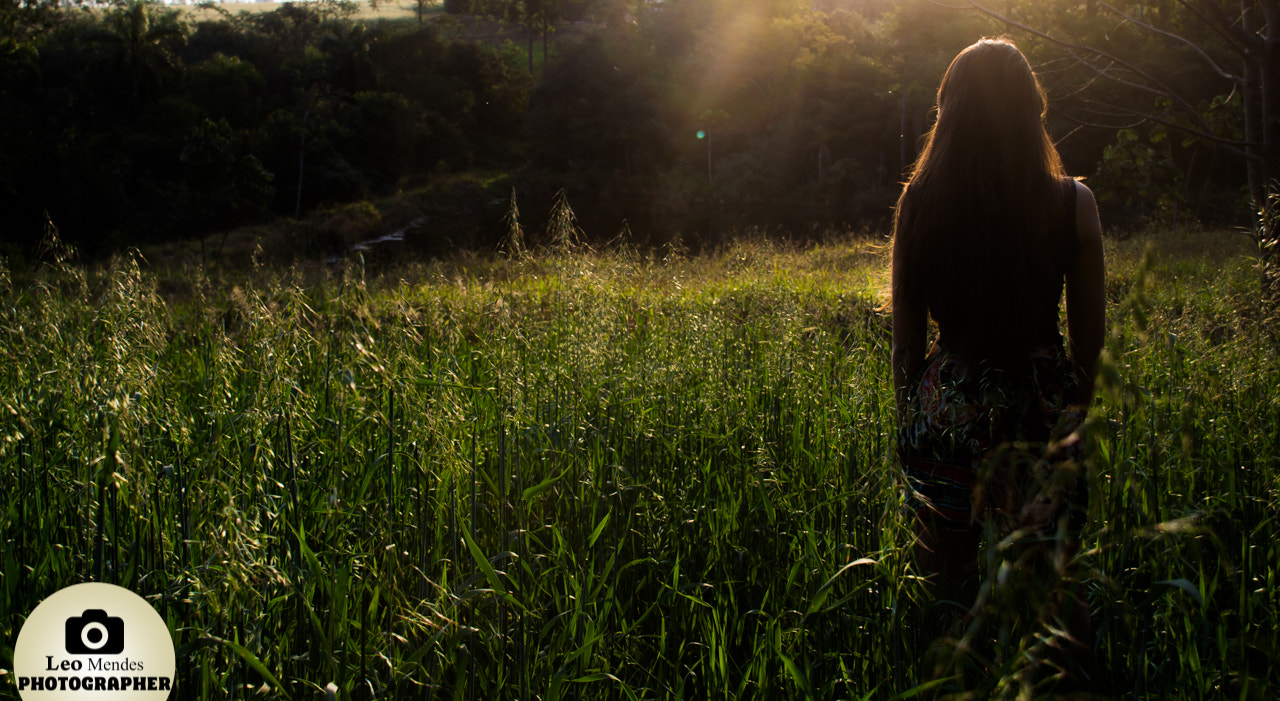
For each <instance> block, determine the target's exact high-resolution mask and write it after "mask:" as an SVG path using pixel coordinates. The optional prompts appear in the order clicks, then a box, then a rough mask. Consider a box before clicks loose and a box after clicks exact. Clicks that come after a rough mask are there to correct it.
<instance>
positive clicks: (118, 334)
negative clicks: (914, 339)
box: [0, 234, 1280, 699]
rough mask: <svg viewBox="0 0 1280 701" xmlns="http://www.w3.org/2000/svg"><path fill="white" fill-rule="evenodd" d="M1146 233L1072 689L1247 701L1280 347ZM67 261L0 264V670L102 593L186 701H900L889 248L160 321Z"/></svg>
mask: <svg viewBox="0 0 1280 701" xmlns="http://www.w3.org/2000/svg"><path fill="white" fill-rule="evenodd" d="M1153 236H1154V235H1153ZM1170 236H1171V235H1167V234H1166V235H1163V236H1157V237H1155V238H1154V239H1152V240H1154V241H1155V250H1156V251H1157V252H1158V251H1160V250H1165V251H1167V252H1166V253H1163V254H1160V253H1157V254H1156V255H1153V256H1151V257H1149V258H1148V259H1147V262H1146V263H1143V262H1141V261H1142V251H1143V250H1144V249H1145V243H1144V242H1143V241H1141V240H1134V241H1128V242H1124V243H1122V244H1113V245H1111V248H1110V250H1109V255H1110V262H1109V265H1110V269H1111V278H1110V283H1109V285H1110V286H1109V296H1110V301H1111V309H1110V310H1109V311H1110V317H1111V322H1112V326H1113V338H1112V340H1111V343H1110V344H1109V349H1108V354H1109V361H1108V364H1107V365H1106V367H1105V369H1104V380H1105V382H1104V384H1105V387H1104V391H1103V392H1102V396H1101V398H1100V400H1099V406H1098V407H1097V408H1096V410H1095V416H1096V417H1097V418H1096V420H1095V423H1094V429H1093V430H1094V431H1095V432H1096V434H1097V438H1098V444H1099V450H1098V458H1097V470H1096V473H1097V474H1096V479H1095V480H1094V491H1093V498H1092V500H1091V508H1092V516H1091V520H1090V524H1089V530H1088V538H1087V542H1086V552H1085V553H1084V555H1083V556H1082V557H1081V559H1080V568H1079V569H1078V571H1077V575H1076V576H1077V578H1078V580H1079V581H1078V586H1079V587H1080V588H1081V590H1082V591H1084V592H1085V593H1086V595H1087V597H1088V599H1089V601H1090V604H1091V607H1092V609H1093V612H1094V625H1095V630H1096V633H1097V641H1096V655H1097V659H1098V660H1099V669H1100V677H1101V678H1100V679H1099V680H1098V682H1097V685H1098V686H1099V688H1103V689H1105V690H1108V691H1110V692H1111V693H1113V694H1114V695H1116V696H1119V695H1125V696H1133V695H1136V696H1137V697H1139V698H1205V697H1223V698H1225V697H1230V698H1263V697H1266V696H1267V695H1268V691H1269V690H1270V689H1271V688H1274V685H1275V684H1276V682H1277V672H1275V671H1273V665H1272V661H1273V660H1274V659H1276V655H1277V652H1278V651H1280V645H1278V644H1277V641H1278V640H1280V632H1278V628H1277V625H1278V624H1277V616H1276V610H1277V601H1276V597H1277V593H1276V592H1277V587H1276V585H1277V582H1276V581H1275V580H1276V577H1277V571H1278V570H1280V564H1278V563H1280V545H1278V544H1277V543H1278V542H1280V540H1278V538H1277V535H1280V533H1278V531H1280V525H1278V524H1277V522H1276V519H1275V513H1277V510H1278V507H1280V493H1278V492H1280V485H1278V483H1277V475H1278V474H1280V464H1278V460H1277V457H1276V456H1277V455H1280V392H1277V390H1276V387H1277V384H1278V383H1280V361H1277V359H1276V352H1275V351H1276V341H1275V334H1274V331H1273V330H1272V325H1271V323H1270V322H1269V319H1271V318H1272V317H1271V316H1270V315H1269V313H1268V312H1267V310H1266V309H1264V308H1263V307H1261V306H1260V305H1259V304H1258V303H1257V301H1256V298H1257V295H1256V293H1255V292H1256V289H1257V285H1258V283H1257V275H1256V274H1255V273H1254V272H1253V270H1252V268H1251V265H1250V263H1249V259H1248V258H1247V256H1245V255H1243V254H1225V255H1219V256H1217V257H1216V258H1214V259H1213V261H1212V262H1211V263H1209V264H1205V263H1202V262H1200V261H1201V258H1202V256H1203V254H1204V251H1206V250H1208V249H1210V248H1213V249H1216V250H1218V251H1221V250H1222V247H1221V244H1220V241H1221V240H1223V238H1225V237H1228V236H1230V234H1214V235H1209V234H1198V235H1193V236H1190V238H1188V239H1187V240H1186V241H1183V240H1182V239H1179V243H1178V245H1177V246H1169V245H1168V242H1169V241H1172V240H1173V239H1171V238H1170ZM1181 236H1184V237H1186V236H1188V235H1181ZM1162 242H1163V243H1162ZM1161 246H1164V248H1163V249H1162V248H1161ZM56 258H57V257H56V256H54V255H50V256H49V262H48V263H47V264H45V265H44V266H43V267H41V268H39V269H38V270H36V271H34V272H31V273H27V272H26V271H23V272H22V273H21V274H19V273H16V272H11V271H9V270H8V269H7V268H0V296H2V297H3V298H4V304H3V306H0V336H3V342H2V343H0V348H2V349H3V353H4V354H5V357H4V362H3V363H0V475H3V479H4V480H5V482H6V484H7V485H9V488H8V489H7V490H5V493H4V497H3V511H2V512H0V514H2V515H0V518H2V519H3V520H2V521H0V524H2V527H3V543H2V546H3V552H2V554H0V558H2V562H0V565H2V568H0V573H2V574H0V576H2V580H0V581H2V582H3V584H2V585H0V631H2V634H0V645H3V646H4V647H3V648H2V649H0V668H6V669H8V668H10V664H9V660H10V659H11V655H12V645H13V642H14V641H15V640H16V637H17V632H18V630H19V628H20V627H21V625H22V622H23V620H24V619H25V616H26V615H27V614H28V613H29V612H30V611H31V610H32V609H33V608H34V607H35V605H36V604H37V603H38V602H39V601H40V600H41V599H43V598H44V597H46V596H48V595H49V594H51V593H52V592H54V591H56V590H57V589H59V588H61V587H63V586H66V585H69V584H72V583H76V582H81V581H86V580H101V581H108V582H114V583H118V584H121V585H124V586H128V587H130V588H131V589H133V590H134V591H137V592H139V593H141V594H143V595H144V596H146V597H147V598H148V599H149V600H150V601H152V603H153V604H154V605H155V606H156V608H157V610H158V611H159V612H160V613H161V615H162V616H163V617H164V618H165V619H166V621H168V623H169V625H170V627H171V629H172V630H173V634H174V640H175V643H176V644H177V646H178V648H179V653H178V669H179V679H178V683H177V691H176V692H175V698H215V697H224V696H226V695H227V694H228V693H229V692H230V693H232V694H233V695H235V696H237V697H255V696H257V695H263V696H268V697H271V696H284V697H290V698H314V697H317V696H319V695H322V694H323V690H324V688H325V686H326V684H328V683H330V682H333V683H334V684H336V685H337V687H338V688H339V690H340V692H339V694H340V696H341V697H342V698H371V697H379V698H467V699H471V698H476V699H481V698H483V699H489V698H543V699H551V698H563V697H571V698H654V699H657V698H662V699H668V698H743V697H751V698H801V697H806V696H813V697H818V698H888V697H891V696H893V695H894V694H899V693H901V694H910V693H911V692H912V690H916V691H923V690H922V689H920V688H919V685H920V684H922V683H924V681H925V680H924V679H922V678H921V677H920V675H919V674H918V673H917V671H916V669H915V667H916V659H917V653H916V650H917V641H916V639H915V631H916V630H918V629H919V616H920V614H919V603H920V602H919V600H920V597H921V583H920V582H919V580H918V579H917V578H916V577H915V576H914V574H913V572H912V569H911V564H910V556H909V547H910V533H909V530H908V524H907V522H906V521H905V520H904V519H903V517H902V514H901V503H902V501H901V496H900V493H899V489H898V486H897V484H896V482H895V476H894V470H893V463H892V445H893V437H894V428H893V411H894V408H893V401H892V392H891V388H890V382H889V377H890V373H889V366H888V359H889V343H890V334H889V317H888V315H887V313H886V312H884V311H883V310H882V306H883V305H884V303H885V302H886V299H885V297H884V294H885V289H886V288H887V285H886V284H885V281H886V275H887V249H886V248H885V247H884V242H883V241H879V240H877V241H872V242H868V241H865V240H851V241H848V242H844V243H838V244H829V245H824V246H821V247H815V248H811V249H798V248H794V247H785V246H780V245H772V244H769V243H766V242H761V241H747V242H743V243H740V244H737V245H734V246H732V247H729V248H727V249H725V250H722V251H719V252H717V253H714V254H708V255H706V256H699V257H694V258H689V257H684V256H681V255H676V254H673V255H670V256H663V255H661V254H641V253H638V252H634V251H626V250H620V251H604V252H593V251H590V250H586V249H571V248H566V249H563V250H548V251H541V252H536V253H534V254H531V255H524V256H513V257H498V256H494V257H476V256H470V257H467V256H460V257H459V258H457V259H454V260H449V261H441V262H435V263H423V264H414V265H406V266H403V267H400V268H397V269H396V270H395V271H394V272H388V273H384V274H381V275H378V276H374V275H372V274H366V273H364V272H363V271H362V269H361V267H360V266H359V264H358V263H353V264H352V265H350V266H348V267H346V268H344V269H342V270H340V271H331V272H328V273H324V274H317V273H309V274H303V273H301V272H299V271H298V270H272V269H260V268H259V269H253V270H248V271H238V272H234V273H232V272H226V271H222V272H213V273H209V272H205V271H202V270H200V269H199V268H194V267H193V268H191V269H188V270H185V271H183V272H182V275H181V276H180V278H181V283H180V284H178V285H176V287H175V291H174V292H173V293H166V295H165V296H161V295H160V294H159V293H157V291H156V290H157V280H156V275H155V274H154V273H152V272H149V271H148V270H147V269H146V268H145V264H143V263H141V262H139V261H138V260H137V259H135V258H132V257H128V256H125V257H121V258H120V259H118V260H117V261H115V262H114V263H113V264H112V265H111V266H110V267H106V268H101V269H98V268H95V269H92V270H89V269H85V268H82V267H77V266H75V265H73V264H69V263H65V262H58V261H57V259H56ZM169 286H172V285H169ZM166 289H167V288H166ZM993 581H994V580H993ZM1052 635H1053V631H1052V630H1046V629H1044V628H1043V627H1041V628H1037V627H1035V626H1028V627H1026V629H1017V630H1015V631H1014V632H1013V634H1012V637H1007V636H1006V637H1004V638H1000V636H998V635H997V634H996V633H995V632H992V633H990V634H988V637H990V638H992V639H993V640H992V641H991V642H990V645H988V646H987V647H986V648H984V651H982V652H979V651H971V652H966V651H964V650H961V651H960V652H958V653H957V664H956V665H955V667H956V669H957V670H962V673H963V675H964V676H963V682H956V681H953V682H946V683H943V684H942V685H941V686H937V687H933V689H932V690H938V691H945V690H956V689H957V688H959V687H963V688H966V689H969V690H974V691H977V692H979V693H981V694H984V695H994V696H1009V697H1012V696H1016V695H1018V694H1020V693H1033V694H1034V693H1038V692H1036V691H1035V690H1034V689H1033V688H1031V687H1030V686H1028V685H1027V684H1029V682H1025V678H1024V677H1020V676H1019V671H1020V670H1021V669H1023V668H1024V667H1026V666H1027V665H1028V664H1029V660H1031V659H1032V658H1033V657H1034V651H1035V650H1036V641H1037V640H1043V639H1046V638H1049V637H1052ZM1037 636H1039V637H1037ZM1019 650H1022V651H1024V652H1025V653H1026V654H1022V655H1019V654H1018V652H1017V651H1019ZM0 684H5V685H8V686H7V687H5V688H7V690H8V691H7V693H13V691H12V690H13V687H12V685H11V675H5V676H4V677H3V678H0Z"/></svg>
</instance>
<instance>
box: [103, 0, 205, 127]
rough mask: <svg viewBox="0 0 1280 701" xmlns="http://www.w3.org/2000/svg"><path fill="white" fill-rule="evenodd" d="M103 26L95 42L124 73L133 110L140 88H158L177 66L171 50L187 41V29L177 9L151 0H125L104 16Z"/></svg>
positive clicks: (175, 55)
mask: <svg viewBox="0 0 1280 701" xmlns="http://www.w3.org/2000/svg"><path fill="white" fill-rule="evenodd" d="M103 25H104V31H103V32H102V33H100V34H98V35H97V40H98V41H99V42H101V43H102V44H104V45H105V46H107V47H108V50H109V51H110V54H111V60H112V62H113V63H114V64H115V67H116V68H117V70H118V71H119V72H120V73H123V75H124V77H125V79H126V80H127V83H128V88H129V97H130V100H131V105H132V106H133V107H135V108H136V107H137V104H138V100H139V99H140V95H141V92H142V90H143V88H144V87H145V86H148V85H158V84H159V83H160V82H162V81H163V80H164V77H165V75H166V74H167V73H168V72H171V71H172V70H173V69H174V68H175V67H176V66H177V64H178V57H177V54H176V53H175V52H174V50H173V49H174V46H175V45H176V44H178V43H181V42H183V41H185V40H186V37H187V26H186V24H184V23H183V22H182V19H181V18H180V17H179V16H178V13H177V11H176V10H165V9H162V8H161V7H160V6H159V5H158V4H156V3H155V2H153V1H152V0H125V2H122V3H121V4H119V5H117V6H116V7H115V8H114V9H112V10H111V11H109V12H108V13H107V14H106V16H105V17H104V18H103Z"/></svg>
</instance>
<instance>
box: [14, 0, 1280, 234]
mask: <svg viewBox="0 0 1280 701" xmlns="http://www.w3.org/2000/svg"><path fill="white" fill-rule="evenodd" d="M1250 3H1253V4H1255V5H1258V6H1259V12H1260V13H1261V11H1262V10H1267V11H1268V12H1270V11H1271V10H1269V9H1268V8H1270V6H1271V5H1272V4H1274V3H1273V0H1245V2H1244V5H1245V6H1249V5H1250ZM953 5H957V3H954V2H953V3H950V4H948V3H944V2H941V1H939V0H750V1H745V0H662V1H659V0H444V3H443V8H442V9H443V12H441V11H440V9H441V8H437V7H434V6H432V5H431V4H430V3H428V2H426V0H423V2H422V3H421V4H420V5H418V6H417V8H416V9H417V10H418V12H417V16H416V18H414V19H407V20H397V21H390V20H365V19H360V18H359V17H358V16H357V12H356V10H357V6H356V5H355V4H353V3H352V2H350V1H349V0H320V1H318V2H309V3H289V4H281V5H280V6H278V7H277V8H275V9H273V10H271V11H268V12H258V13H248V12H241V13H236V14H232V13H228V12H221V13H216V12H210V11H205V12H204V13H203V14H192V13H190V12H186V11H183V10H178V9H172V8H166V7H164V6H161V5H158V4H155V3H153V2H149V1H147V0H118V1H117V2H116V3H115V4H113V5H111V6H109V7H105V8H90V7H84V6H80V7H77V6H68V5H65V4H61V3H58V2H55V1H54V0H0V123H3V124H4V129H3V130H0V211H3V214H2V215H0V240H3V242H4V245H6V246H8V247H10V248H15V247H25V246H29V245H31V244H32V243H33V242H35V241H37V240H38V239H39V238H40V237H41V235H42V234H43V232H44V230H45V227H46V226H48V224H49V223H52V224H53V225H54V226H56V227H58V229H59V231H60V232H62V235H63V236H64V238H68V239H71V240H72V241H74V242H77V243H78V244H79V245H81V246H82V247H85V248H87V249H89V250H99V251H108V250H113V249H116V248H119V247H121V246H125V245H134V244H138V243H144V242H150V241H158V240H166V239H173V238H183V237H198V236H205V235H208V234H210V233H213V232H217V231H225V230H227V229H229V228H232V227H236V226H239V225H243V224H246V223H250V222H256V221H267V220H271V219H272V218H278V217H286V218H299V217H302V216H305V215H306V213H307V212H309V211H311V210H313V209H315V208H317V207H323V206H328V205H334V204H337V203H343V202H351V201H359V200H363V199H370V198H377V197H381V196H385V195H388V194H391V193H395V192H404V191H411V190H413V189H414V188H420V187H424V186H426V185H427V184H429V183H430V182H432V180H433V179H436V178H440V177H445V176H448V175H450V174H458V173H467V172H486V173H499V174H502V175H503V177H501V178H496V179H490V181H491V182H498V183H501V188H503V189H507V190H514V191H515V192H516V193H517V194H518V196H519V197H520V198H521V200H522V202H530V203H534V204H535V205H540V204H541V203H546V202H550V201H551V199H552V198H553V196H554V195H555V194H556V193H558V192H561V191H563V192H565V193H567V196H568V198H569V200H570V201H572V202H573V203H574V205H575V207H583V208H587V209H590V208H602V209H614V210H617V211H628V212H634V211H647V212H683V211H689V210H697V209H700V208H708V207H730V208H751V207H781V208H787V209H792V210H795V209H796V208H806V209H805V211H809V209H808V208H811V209H812V211H814V212H822V213H825V214H830V215H834V216H839V217H841V218H843V219H845V220H846V221H854V220H862V219H868V218H872V219H874V218H880V219H883V218H885V217H886V216H887V215H888V213H889V211H890V208H891V206H892V203H893V201H894V199H895V198H896V194H897V189H898V183H899V182H900V181H901V179H902V177H903V172H904V169H905V168H907V167H908V166H909V164H910V163H911V161H912V160H913V159H914V157H915V154H916V151H917V149H918V148H919V145H920V144H919V139H920V137H921V135H922V134H923V133H924V132H925V131H926V130H927V129H928V126H929V122H930V119H931V114H930V110H931V108H932V101H933V97H934V92H935V91H936V89H937V84H938V81H939V79H940V77H941V75H942V73H943V71H944V70H945V68H946V65H947V63H948V62H949V61H950V59H951V58H952V57H953V56H954V55H955V54H956V52H958V51H959V50H960V49H961V48H963V47H964V46H966V45H968V44H969V43H971V42H972V41H974V40H976V39H977V38H980V37H982V36H989V35H1001V34H1004V35H1009V36H1011V37H1013V38H1014V39H1015V40H1017V41H1018V43H1019V45H1020V46H1021V47H1022V48H1023V50H1024V51H1025V52H1026V53H1027V54H1028V55H1029V57H1030V58H1031V59H1032V61H1033V63H1034V64H1036V66H1037V69H1038V70H1039V72H1040V75H1041V76H1042V79H1043V80H1044V81H1045V84H1046V86H1047V89H1048V90H1049V93H1050V103H1051V106H1052V109H1051V112H1050V115H1049V118H1050V123H1051V130H1052V132H1053V133H1054V135H1055V137H1056V138H1058V140H1059V148H1060V150H1061V152H1062V154H1063V157H1064V160H1065V162H1066V163H1067V166H1068V169H1069V171H1070V172H1071V173H1072V174H1073V175H1080V176H1088V177H1089V178H1090V179H1091V183H1092V184H1094V186H1095V191H1097V192H1098V194H1099V197H1100V199H1101V200H1102V203H1103V206H1104V207H1110V208H1111V210H1112V214H1113V216H1114V217H1115V218H1116V219H1117V220H1119V219H1123V218H1126V217H1127V218H1129V219H1130V221H1132V222H1133V223H1137V222H1138V221H1139V220H1150V219H1158V220H1164V221H1171V222H1176V221H1192V220H1212V221H1215V222H1220V223H1221V222H1230V223H1245V222H1248V221H1249V217H1250V215H1251V213H1253V212H1256V210H1257V205H1258V200H1259V195H1258V189H1257V182H1256V181H1257V178H1258V177H1263V178H1264V182H1265V178H1269V177H1270V176H1269V175H1264V176H1258V175H1257V174H1256V173H1254V172H1253V171H1254V170H1256V168H1254V166H1256V165H1257V163H1258V162H1260V157H1259V155H1258V153H1259V152H1258V150H1257V149H1256V148H1255V149H1253V150H1251V147H1250V146H1249V145H1250V144H1255V145H1256V143H1255V142H1258V141H1259V140H1260V139H1261V138H1262V137H1261V136H1257V135H1256V134H1255V132H1257V133H1261V132H1260V131H1259V130H1260V129H1262V128H1263V127H1266V125H1269V124H1271V123H1272V122H1274V121H1275V119H1274V118H1267V117H1265V114H1264V118H1263V119H1262V126H1258V125H1257V124H1254V123H1253V122H1251V121H1250V119H1249V118H1248V117H1249V115H1250V114H1251V113H1250V112H1249V110H1250V109H1253V107H1252V106H1251V105H1256V104H1257V102H1258V99H1257V96H1252V100H1253V102H1252V103H1250V99H1251V96H1250V95H1249V93H1248V91H1247V90H1248V89H1249V86H1248V85H1247V84H1246V82H1245V81H1244V79H1243V78H1242V77H1241V76H1242V75H1243V73H1242V71H1244V70H1247V67H1248V66H1250V65H1253V64H1250V63H1249V62H1248V61H1249V58H1250V57H1248V56H1245V57H1243V59H1242V56H1241V51H1242V49H1241V48H1240V47H1241V45H1242V44H1241V41H1242V39H1241V36H1242V35H1243V36H1244V37H1245V39H1248V37H1249V36H1251V35H1250V34H1249V32H1250V31H1252V32H1253V34H1254V35H1258V33H1259V31H1260V30H1259V28H1258V27H1259V26H1261V27H1262V28H1263V29H1266V28H1267V27H1268V26H1270V25H1268V23H1267V22H1266V21H1264V20H1265V19H1267V18H1270V16H1271V15H1270V14H1266V15H1263V14H1259V16H1258V17H1257V18H1254V19H1250V17H1252V15H1249V14H1248V13H1247V12H1246V13H1244V14H1243V15H1242V14H1241V13H1242V10H1241V9H1240V4H1239V3H1236V4H1234V5H1233V4H1231V3H1228V2H1213V1H1211V0H1204V1H1203V2H1199V3H1197V2H1179V1H1175V0H1117V1H1116V2H1113V3H1106V2H1102V1H1101V0H1086V1H1081V2H1076V1H1065V0H1055V1H1054V2H1047V3H1045V2H1033V1H1031V0H999V1H997V2H993V3H991V5H992V6H990V7H988V6H986V5H983V4H980V3H959V4H958V5H963V7H959V6H953ZM1215 8H1216V10H1217V11H1218V13H1219V14H1220V15H1221V16H1222V17H1225V18H1226V24H1225V25H1222V24H1221V23H1216V24H1215V23H1214V22H1210V21H1206V20H1205V16H1206V13H1209V12H1210V11H1211V10H1213V9H1215ZM1246 9H1247V7H1246ZM1233 17H1234V18H1237V20H1238V21H1236V20H1232V19H1231V18H1233ZM1277 21H1280V20H1277ZM1233 22H1234V24H1233ZM1249 22H1253V23H1254V24H1253V25H1249V24H1248V23H1249ZM479 27H483V28H485V29H483V30H481V29H477V28H479ZM1224 27H1225V28H1224ZM1233 27H1234V29H1233ZM1249 27H1252V29H1249ZM1236 30H1239V31H1238V32H1237V31H1236ZM1232 32H1236V33H1235V34H1233V33H1232ZM1264 46H1268V45H1266V44H1264ZM1086 50H1093V51H1095V53H1092V54H1087V53H1085V52H1086ZM1249 50H1250V49H1248V48H1247V47H1246V49H1244V51H1245V52H1246V53H1247V51H1249ZM1242 60H1243V65H1244V67H1245V68H1241V65H1242ZM1262 63H1263V64H1265V61H1263V62H1262ZM1259 70H1260V69H1259ZM1268 70H1269V69H1268ZM1147 78H1149V79H1151V80H1145V79H1147ZM1153 81H1154V82H1153ZM1271 114H1277V113H1276V112H1274V111H1273V112H1272V113H1271ZM1268 120H1270V121H1268ZM1267 128H1271V127H1267ZM1250 129H1253V130H1254V131H1250ZM1261 162H1263V163H1266V162H1267V161H1266V159H1265V158H1261ZM1264 172H1265V171H1264ZM1267 191H1269V190H1265V188H1264V192H1263V195H1262V199H1265V196H1266V195H1265V193H1266V192H1267ZM481 194H482V196H483V197H486V198H490V199H492V197H493V196H494V195H495V194H497V195H499V196H503V197H505V195H506V194H507V193H506V192H497V193H495V192H485V193H481ZM528 209H529V207H527V206H526V210H528ZM606 233H610V232H606ZM487 235H488V234H486V233H484V232H479V233H477V234H476V236H477V237H480V238H483V237H484V236H487ZM464 243H465V242H464Z"/></svg>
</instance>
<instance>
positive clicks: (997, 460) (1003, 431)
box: [898, 341, 1088, 533]
mask: <svg viewBox="0 0 1280 701" xmlns="http://www.w3.org/2000/svg"><path fill="white" fill-rule="evenodd" d="M1078 394H1079V390H1078V387H1077V383H1076V380H1075V376H1074V374H1073V369H1072V364H1071V362H1070V361H1069V360H1068V358H1067V356H1066V353H1065V352H1064V350H1063V349H1062V345H1061V341H1059V342H1058V344H1056V346H1054V345H1045V346H1039V347H1037V348H1035V349H1034V350H1032V351H1031V353H1030V357H1029V359H1028V362H1027V363H1026V364H1025V365H1024V366H1023V367H1021V368H1020V369H1019V370H1018V371H1016V372H1011V371H1006V370H997V369H992V368H987V367H984V366H979V367H970V366H969V365H967V364H966V363H964V362H962V360H961V359H960V358H959V357H958V356H956V355H954V354H952V353H950V352H948V351H947V349H946V347H945V346H944V345H942V344H941V343H935V344H934V346H933V348H932V350H930V352H929V354H928V355H927V356H926V358H925V361H924V364H923V367H922V370H921V373H920V377H919V381H918V383H917V384H916V386H915V392H913V394H912V396H911V398H910V399H909V401H908V402H907V406H906V408H905V411H904V412H903V415H902V420H901V422H900V424H899V430H898V457H899V461H900V464H901V465H902V467H903V471H904V473H905V477H906V482H907V494H908V504H909V505H910V506H911V508H912V509H913V510H914V509H919V508H927V509H929V510H931V511H933V512H934V513H935V514H936V515H937V516H939V517H941V518H943V519H945V520H947V521H950V522H953V523H954V525H956V526H957V527H963V526H967V525H972V524H973V523H975V522H977V521H978V520H980V519H984V518H991V519H994V521H995V523H996V525H997V528H998V529H999V531H1000V532H1002V533H1008V532H1011V531H1013V530H1016V529H1019V528H1032V529H1035V530H1038V531H1044V532H1054V531H1057V530H1058V527H1059V526H1060V525H1066V526H1067V527H1068V528H1069V529H1071V531H1072V532H1078V531H1079V530H1080V529H1081V528H1083V526H1084V519H1085V510H1086V506H1087V499H1088V493H1087V480H1086V475H1085V473H1084V468H1083V465H1084V460H1083V457H1084V443H1083V439H1082V436H1081V431H1080V428H1081V426H1082V424H1083V422H1084V416H1085V409H1086V407H1085V406H1084V405H1082V404H1079V403H1077V401H1078ZM1064 518H1065V519H1066V522H1065V524H1063V519H1064Z"/></svg>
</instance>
